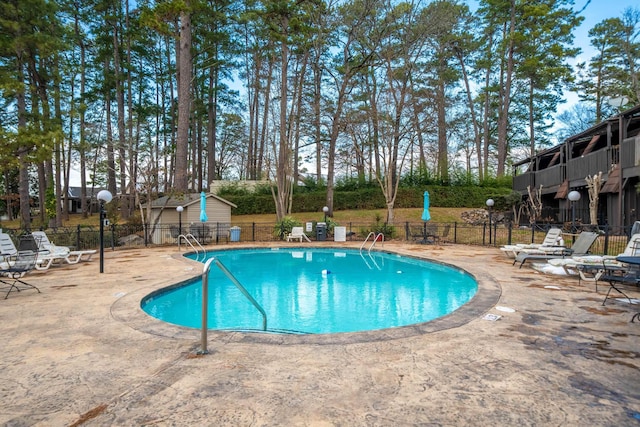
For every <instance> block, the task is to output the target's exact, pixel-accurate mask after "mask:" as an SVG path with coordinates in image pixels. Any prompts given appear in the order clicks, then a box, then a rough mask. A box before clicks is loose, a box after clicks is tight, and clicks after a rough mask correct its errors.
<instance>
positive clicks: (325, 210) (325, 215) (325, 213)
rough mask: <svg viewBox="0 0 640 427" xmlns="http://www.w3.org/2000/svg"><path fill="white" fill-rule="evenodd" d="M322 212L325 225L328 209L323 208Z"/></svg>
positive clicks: (326, 207)
mask: <svg viewBox="0 0 640 427" xmlns="http://www.w3.org/2000/svg"><path fill="white" fill-rule="evenodd" d="M322 212H324V223H325V224H326V223H327V213H329V207H328V206H325V207H323V208H322Z"/></svg>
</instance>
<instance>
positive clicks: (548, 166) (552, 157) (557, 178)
mask: <svg viewBox="0 0 640 427" xmlns="http://www.w3.org/2000/svg"><path fill="white" fill-rule="evenodd" d="M599 172H602V180H603V181H604V185H603V186H602V188H601V190H600V193H599V200H598V224H599V225H604V224H608V225H609V226H612V227H620V226H629V225H631V224H633V223H634V222H635V221H636V220H638V219H639V218H638V210H639V209H640V198H639V197H638V193H637V190H636V185H638V184H639V183H640V105H639V106H635V107H633V108H630V109H627V110H626V111H624V112H622V113H620V114H618V115H616V116H613V117H611V118H609V119H607V120H604V121H603V122H601V123H599V124H597V125H595V126H593V127H591V128H589V129H587V130H585V131H584V132H581V133H579V134H577V135H573V136H571V137H569V138H567V139H566V140H565V141H564V143H563V144H560V145H558V146H555V147H553V148H549V149H547V150H544V151H541V152H540V153H538V154H536V155H535V156H533V157H529V158H526V159H524V160H522V161H520V162H517V163H515V164H514V165H513V190H514V191H517V192H519V193H521V194H522V195H523V196H525V198H528V190H527V187H530V188H531V189H532V190H534V189H539V188H540V186H542V202H543V206H544V207H545V208H546V209H547V213H546V214H545V212H544V210H543V217H548V218H547V219H548V220H549V221H550V222H555V223H560V222H567V221H571V220H572V218H571V215H572V214H571V212H572V209H571V208H572V206H571V204H570V203H571V202H570V201H569V200H568V194H569V193H570V192H571V191H573V190H575V191H578V192H579V193H580V196H581V197H580V200H578V201H576V202H573V203H575V204H576V205H575V210H576V212H578V215H576V216H577V217H578V218H579V219H580V220H581V222H582V223H583V224H588V223H589V222H590V221H589V194H588V188H587V181H586V178H587V177H588V176H589V177H591V176H594V175H597V174H598V173H599Z"/></svg>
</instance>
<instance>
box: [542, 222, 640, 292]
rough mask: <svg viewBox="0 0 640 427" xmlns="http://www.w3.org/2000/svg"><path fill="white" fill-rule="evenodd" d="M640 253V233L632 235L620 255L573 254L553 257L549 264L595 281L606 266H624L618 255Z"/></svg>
mask: <svg viewBox="0 0 640 427" xmlns="http://www.w3.org/2000/svg"><path fill="white" fill-rule="evenodd" d="M638 255H640V233H637V234H634V235H632V236H631V238H630V239H629V241H628V242H627V246H626V247H625V248H624V251H623V252H621V253H619V254H618V255H584V256H572V257H571V258H553V259H550V260H549V261H548V264H550V265H552V266H554V267H562V268H563V269H564V270H565V272H566V273H567V274H576V273H577V274H578V275H579V280H580V281H585V282H595V283H596V286H597V283H598V280H599V279H600V277H601V276H602V274H603V273H604V270H605V268H606V267H617V266H618V267H619V266H622V264H620V263H619V262H618V261H616V258H617V257H620V256H638Z"/></svg>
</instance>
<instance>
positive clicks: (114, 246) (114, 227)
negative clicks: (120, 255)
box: [111, 224, 116, 251]
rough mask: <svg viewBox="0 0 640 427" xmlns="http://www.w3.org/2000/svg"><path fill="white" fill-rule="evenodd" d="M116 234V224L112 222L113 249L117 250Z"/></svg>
mask: <svg viewBox="0 0 640 427" xmlns="http://www.w3.org/2000/svg"><path fill="white" fill-rule="evenodd" d="M115 235H116V225H115V224H111V250H112V251H115V250H116V243H115Z"/></svg>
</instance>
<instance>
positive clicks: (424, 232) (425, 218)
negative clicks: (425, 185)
mask: <svg viewBox="0 0 640 427" xmlns="http://www.w3.org/2000/svg"><path fill="white" fill-rule="evenodd" d="M430 219H431V214H430V213H429V192H428V191H425V192H424V207H423V210H422V220H423V221H424V224H422V243H423V244H424V243H428V241H427V221H429V220H430Z"/></svg>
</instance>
